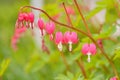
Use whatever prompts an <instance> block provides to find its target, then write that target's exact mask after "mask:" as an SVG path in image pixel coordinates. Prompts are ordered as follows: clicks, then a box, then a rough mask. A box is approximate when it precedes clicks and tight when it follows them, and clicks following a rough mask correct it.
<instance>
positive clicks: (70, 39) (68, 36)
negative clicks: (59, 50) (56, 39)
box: [64, 31, 78, 51]
mask: <svg viewBox="0 0 120 80" xmlns="http://www.w3.org/2000/svg"><path fill="white" fill-rule="evenodd" d="M77 42H78V37H77V33H76V32H69V31H67V32H65V34H64V43H68V44H69V51H72V44H76V43H77Z"/></svg>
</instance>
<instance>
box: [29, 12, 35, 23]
mask: <svg viewBox="0 0 120 80" xmlns="http://www.w3.org/2000/svg"><path fill="white" fill-rule="evenodd" d="M28 18H29V21H30V22H31V23H33V22H34V14H33V13H32V12H30V13H28Z"/></svg>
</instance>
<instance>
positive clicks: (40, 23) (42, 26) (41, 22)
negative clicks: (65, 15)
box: [38, 19, 45, 35]
mask: <svg viewBox="0 0 120 80" xmlns="http://www.w3.org/2000/svg"><path fill="white" fill-rule="evenodd" d="M44 26H45V25H44V22H43V20H42V19H38V27H39V28H40V30H41V33H42V35H43V29H44Z"/></svg>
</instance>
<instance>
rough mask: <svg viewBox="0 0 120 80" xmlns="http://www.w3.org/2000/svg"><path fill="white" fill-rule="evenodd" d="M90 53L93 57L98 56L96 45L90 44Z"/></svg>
mask: <svg viewBox="0 0 120 80" xmlns="http://www.w3.org/2000/svg"><path fill="white" fill-rule="evenodd" d="M90 52H91V54H92V55H94V54H96V52H97V49H96V45H95V44H93V43H91V44H90Z"/></svg>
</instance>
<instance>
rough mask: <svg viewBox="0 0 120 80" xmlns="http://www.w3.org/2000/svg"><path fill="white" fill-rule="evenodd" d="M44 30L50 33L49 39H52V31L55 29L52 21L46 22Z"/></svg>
mask: <svg viewBox="0 0 120 80" xmlns="http://www.w3.org/2000/svg"><path fill="white" fill-rule="evenodd" d="M45 30H46V32H47V33H48V34H50V39H51V40H52V39H53V33H54V31H55V24H54V22H52V21H50V22H49V23H46V27H45Z"/></svg>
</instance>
